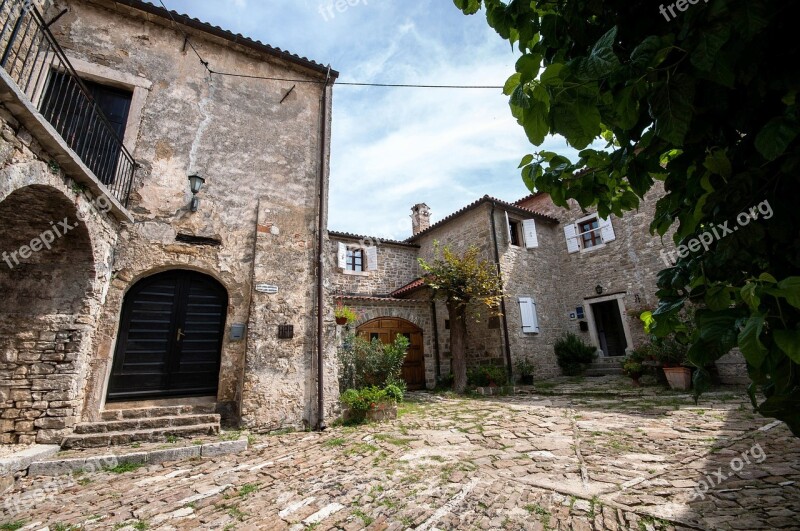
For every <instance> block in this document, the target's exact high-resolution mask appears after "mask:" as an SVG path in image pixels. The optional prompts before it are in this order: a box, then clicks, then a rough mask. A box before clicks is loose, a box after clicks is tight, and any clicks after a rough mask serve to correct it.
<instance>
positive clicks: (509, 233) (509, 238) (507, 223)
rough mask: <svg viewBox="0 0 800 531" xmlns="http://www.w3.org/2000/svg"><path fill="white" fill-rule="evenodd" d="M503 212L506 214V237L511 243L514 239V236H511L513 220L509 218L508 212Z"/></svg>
mask: <svg viewBox="0 0 800 531" xmlns="http://www.w3.org/2000/svg"><path fill="white" fill-rule="evenodd" d="M503 214H505V216H506V238H507V241H508V244H509V245H511V242H512V241H513V237H512V236H511V221H509V219H508V212H505V211H503Z"/></svg>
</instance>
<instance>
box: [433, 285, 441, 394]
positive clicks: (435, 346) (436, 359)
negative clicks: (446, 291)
mask: <svg viewBox="0 0 800 531" xmlns="http://www.w3.org/2000/svg"><path fill="white" fill-rule="evenodd" d="M431 320H432V321H433V355H434V362H435V366H436V376H435V378H436V385H439V380H440V379H441V377H442V366H441V362H440V361H439V326H438V324H437V322H436V301H435V300H433V299H431Z"/></svg>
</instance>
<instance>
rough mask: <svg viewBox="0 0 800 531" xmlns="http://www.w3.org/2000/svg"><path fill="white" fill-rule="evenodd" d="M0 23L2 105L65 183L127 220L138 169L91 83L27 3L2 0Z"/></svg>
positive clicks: (0, 88) (36, 12)
mask: <svg viewBox="0 0 800 531" xmlns="http://www.w3.org/2000/svg"><path fill="white" fill-rule="evenodd" d="M0 24H1V25H2V31H0V50H2V56H1V57H0V67H2V68H1V69H0V78H1V79H0V96H2V98H3V100H4V103H5V104H6V106H8V107H9V109H10V110H11V111H12V112H13V113H14V114H15V115H16V116H17V118H18V119H20V121H21V122H22V123H23V125H25V127H26V128H27V129H28V130H30V131H31V133H32V134H33V135H34V136H35V137H36V138H37V140H38V141H39V143H40V144H41V145H42V146H43V147H44V148H45V149H46V150H47V151H48V152H50V153H51V155H52V156H53V157H54V159H55V160H56V161H57V162H58V163H59V165H60V166H61V167H62V168H63V169H64V171H65V172H66V173H67V174H69V175H70V177H73V178H74V179H75V180H76V181H77V182H79V183H81V184H85V185H87V186H88V187H89V188H90V189H92V191H93V192H95V193H96V194H98V193H102V194H104V195H106V196H108V197H109V198H112V203H114V205H113V207H112V210H113V211H114V212H115V214H117V217H120V218H122V219H130V214H128V213H127V207H128V200H129V196H130V191H131V185H132V183H133V175H134V172H135V170H136V168H137V164H136V161H134V159H133V157H132V156H131V154H130V153H129V152H128V150H127V149H126V148H125V146H124V144H123V142H122V139H121V138H120V135H119V134H118V129H115V127H114V125H113V124H112V122H111V121H110V120H109V118H108V117H107V116H106V114H104V112H103V110H102V109H101V107H100V105H99V104H98V102H97V100H96V98H95V97H94V96H93V92H92V90H91V89H90V88H89V84H88V83H87V82H85V81H84V80H82V79H81V78H80V77H79V76H78V74H77V72H76V71H75V69H74V68H73V67H72V65H71V64H70V62H69V60H68V59H67V56H66V55H65V53H64V51H63V50H62V49H61V47H60V46H59V45H58V43H57V42H56V40H55V38H54V36H53V34H52V33H51V32H50V30H49V28H48V24H47V23H46V22H45V20H44V18H43V17H42V14H41V13H40V12H39V11H38V9H37V8H36V7H35V6H34V5H32V2H31V0H25V1H23V0H1V1H0ZM95 94H96V93H95Z"/></svg>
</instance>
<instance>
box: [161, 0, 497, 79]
mask: <svg viewBox="0 0 800 531" xmlns="http://www.w3.org/2000/svg"><path fill="white" fill-rule="evenodd" d="M159 3H160V4H161V7H163V8H164V10H165V11H166V12H167V14H168V15H169V18H170V19H171V20H172V23H173V24H175V27H176V28H178V31H180V32H181V33H182V34H183V38H184V39H185V40H186V43H187V44H188V45H189V47H190V48H191V49H192V51H193V52H194V54H195V55H196V56H197V58H198V59H199V60H200V64H202V65H203V67H204V68H205V69H206V70H207V71H208V73H209V74H211V75H218V76H225V77H240V78H246V79H262V80H266V81H285V82H289V83H312V84H319V85H324V84H326V83H327V81H318V80H313V79H287V78H283V77H270V76H255V75H250V74H237V73H234V72H217V71H215V70H212V69H211V67H210V66H209V64H208V61H206V60H205V59H203V57H202V56H201V55H200V52H198V51H197V48H195V47H194V44H192V40H191V39H190V38H189V35H188V34H187V33H186V32H185V31H183V29H182V28H181V26H180V24H178V21H177V20H175V17H173V16H172V11H170V10H169V8H167V6H166V5H165V4H164V0H159ZM336 85H337V86H338V85H343V86H350V87H388V88H434V89H502V88H503V87H501V86H493V85H421V84H413V83H362V82H355V81H339V82H337V83H336Z"/></svg>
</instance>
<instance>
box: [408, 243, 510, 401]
mask: <svg viewBox="0 0 800 531" xmlns="http://www.w3.org/2000/svg"><path fill="white" fill-rule="evenodd" d="M434 254H435V256H434V259H433V261H431V262H430V263H429V262H427V261H425V260H424V259H422V258H420V259H419V264H420V267H421V268H422V270H423V271H425V276H424V277H423V280H424V281H425V284H426V285H427V286H429V287H430V288H431V289H432V290H433V293H434V296H437V295H438V296H442V297H443V298H444V299H445V302H446V304H447V311H448V314H449V317H450V351H451V352H450V353H451V356H452V371H453V389H454V390H455V391H456V392H459V393H461V392H463V391H464V389H465V388H466V385H467V365H466V352H465V345H466V333H467V328H466V320H467V316H468V314H469V313H470V312H471V311H474V310H477V309H479V308H481V307H483V308H485V309H488V311H489V312H490V313H493V314H499V310H498V308H499V306H500V301H501V300H502V286H501V282H500V275H499V274H498V272H497V266H496V265H495V264H493V263H491V262H489V261H487V260H485V259H482V258H481V251H480V249H478V248H477V247H475V246H472V247H469V248H468V249H467V250H466V251H464V252H463V253H462V254H460V255H459V254H458V253H456V252H454V251H452V250H451V249H450V248H449V247H444V248H443V249H441V250H440V248H439V245H438V243H437V244H435V245H434Z"/></svg>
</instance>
